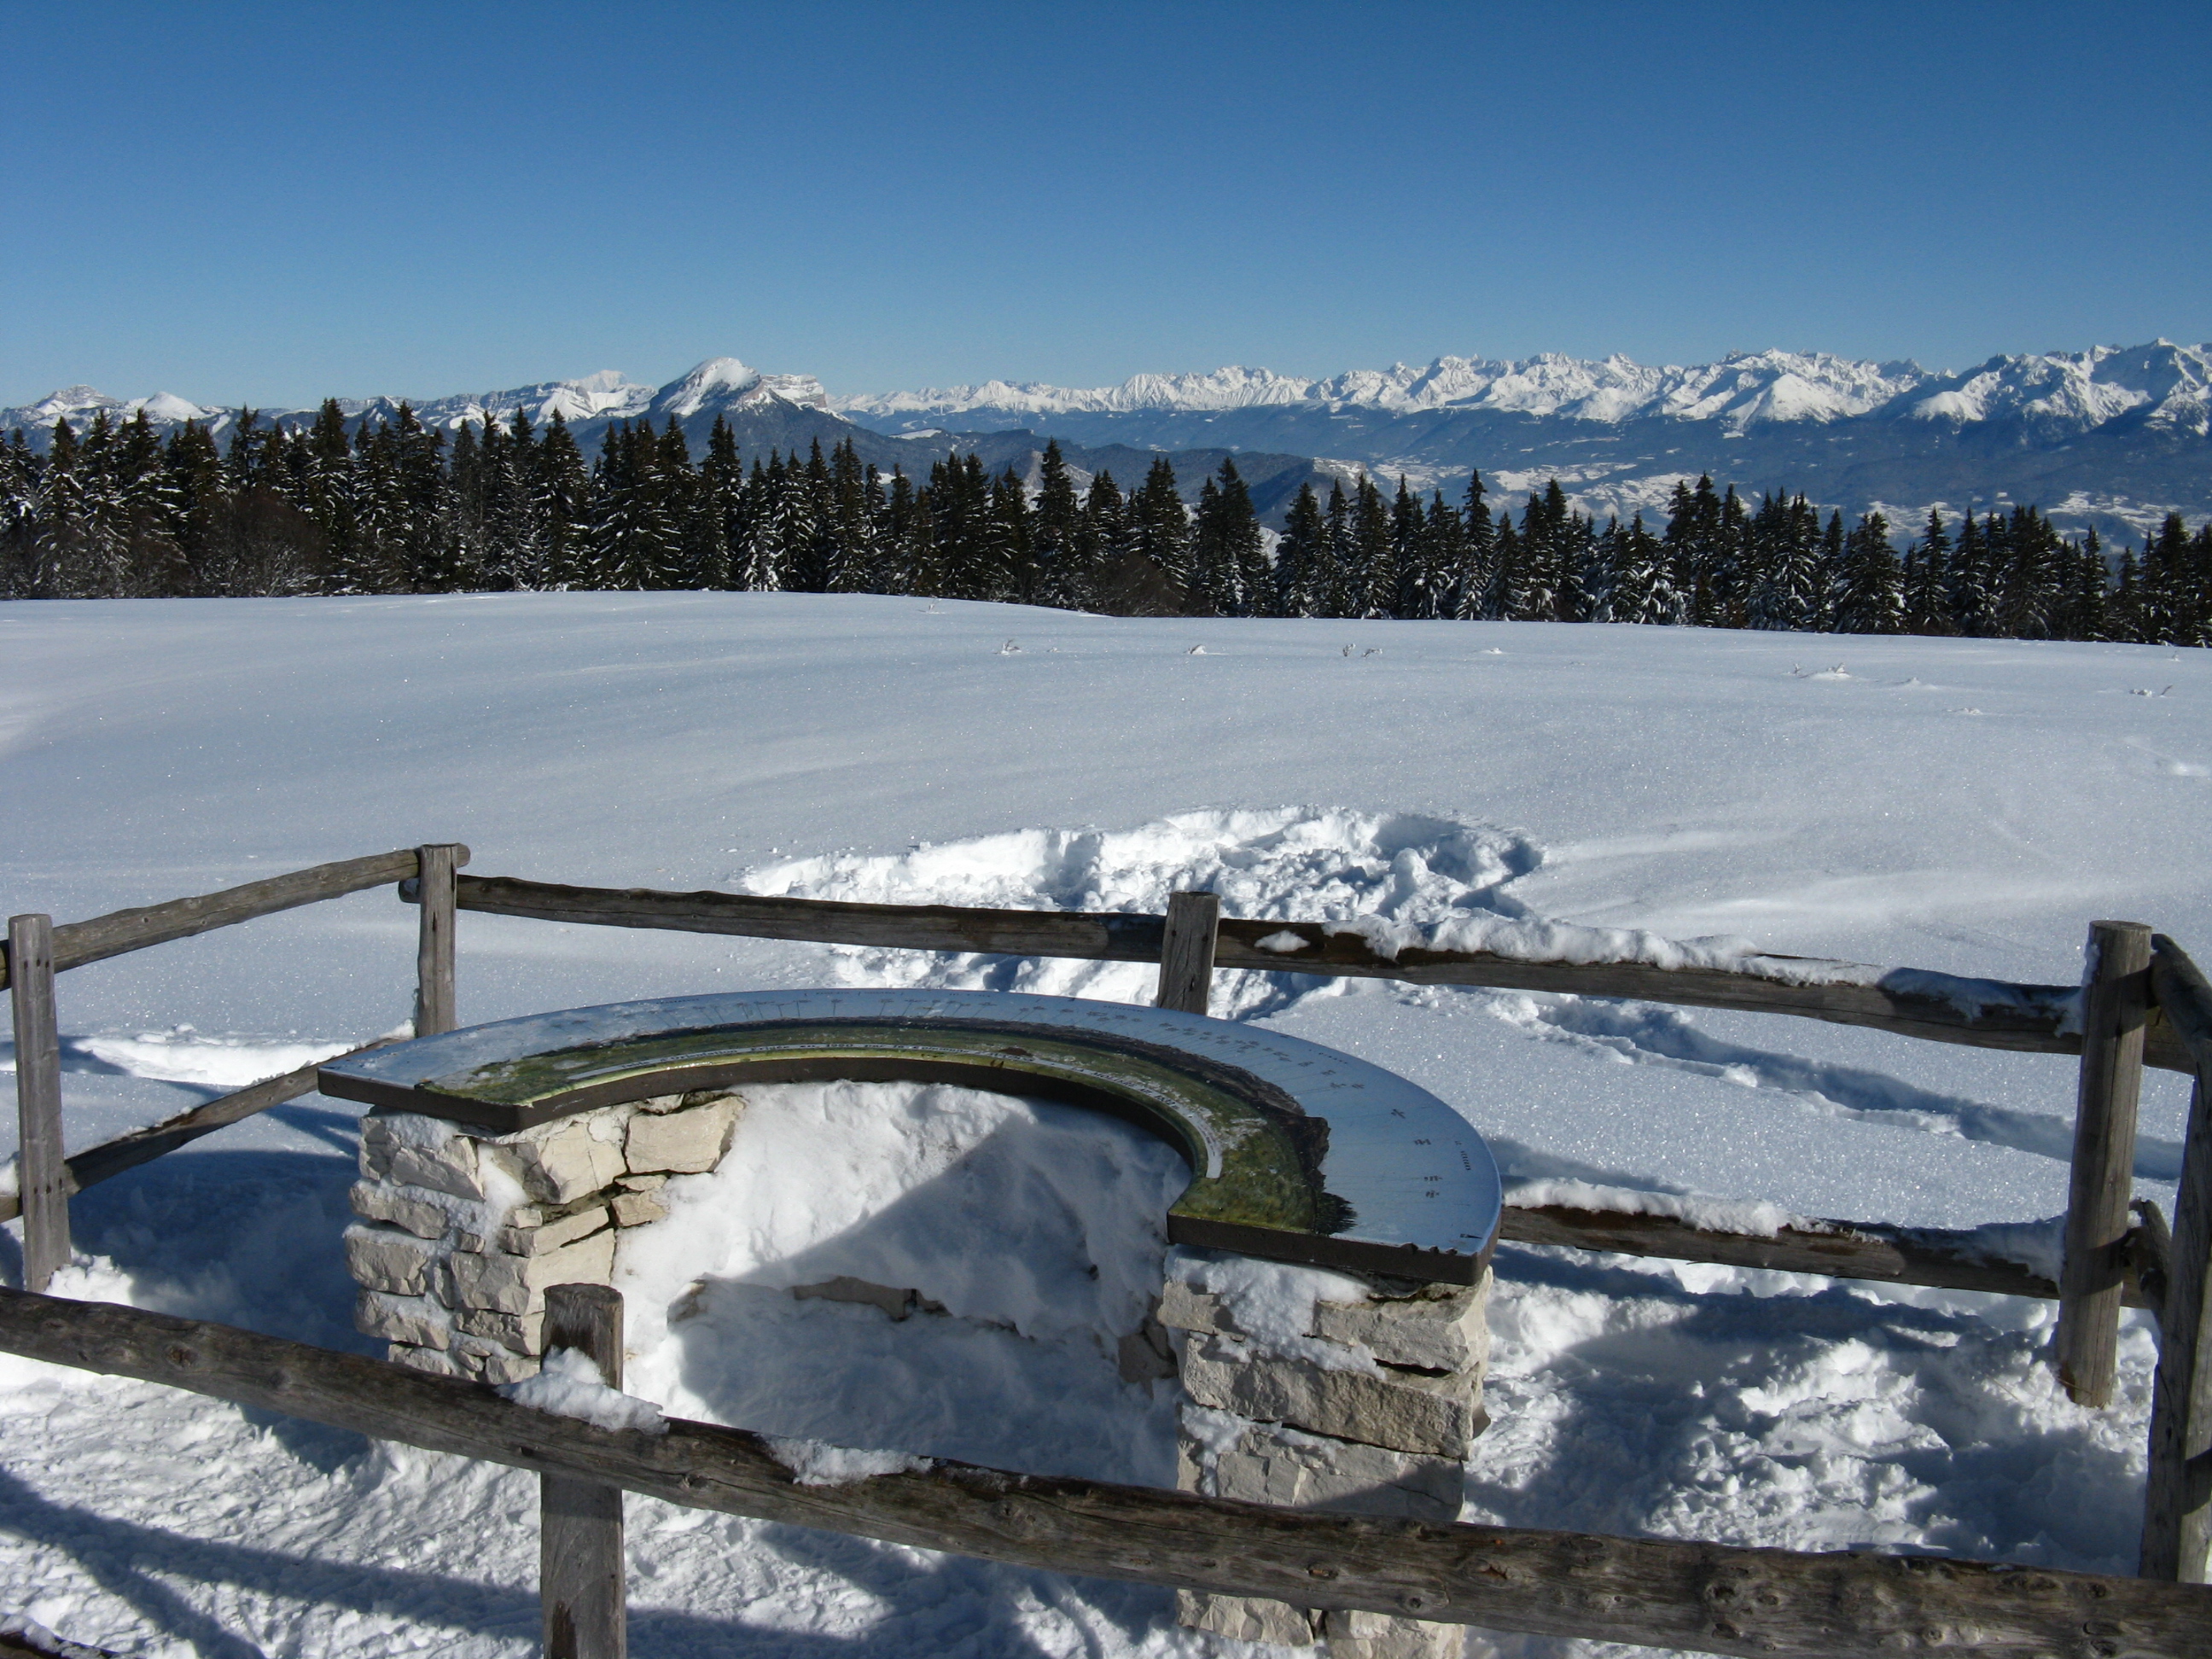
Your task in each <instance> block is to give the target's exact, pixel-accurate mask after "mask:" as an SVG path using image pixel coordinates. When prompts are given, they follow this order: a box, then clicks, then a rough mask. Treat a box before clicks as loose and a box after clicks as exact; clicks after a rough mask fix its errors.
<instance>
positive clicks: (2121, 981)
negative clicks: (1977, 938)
mask: <svg viewBox="0 0 2212 1659" xmlns="http://www.w3.org/2000/svg"><path fill="white" fill-rule="evenodd" d="M2149 970H2150V929H2149V928H2148V927H2145V926H2144V925H2143V924H2142V923H2141V922H2138V921H2093V922H2091V923H2090V924H2089V947H2088V961H2087V963H2086V965H2085V967H2084V969H2083V974H2082V983H2081V1091H2080V1094H2079V1096H2078V1097H2077V1101H2076V1103H2075V1115H2074V1167H2073V1183H2072V1188H2071V1190H2070V1192H2069V1195H2068V1198H2067V1203H2066V1261H2065V1268H2064V1271H2063V1274H2062V1275H2061V1277H2060V1279H2059V1283H2058V1334H2057V1340H2056V1342H2055V1344H2054V1347H2055V1349H2056V1358H2057V1364H2058V1380H2059V1381H2060V1382H2061V1383H2063V1384H2065V1387H2066V1392H2067V1395H2069V1397H2070V1398H2071V1399H2072V1400H2073V1401H2074V1402H2075V1404H2076V1405H2081V1406H2092V1407H2101V1406H2109V1405H2110V1404H2112V1381H2113V1376H2114V1373H2115V1371H2116V1370H2117V1368H2118V1357H2119V1340H2120V1297H2121V1292H2122V1290H2123V1289H2124V1283H2125V1279H2126V1274H2127V1264H2126V1261H2125V1260H2124V1253H2125V1249H2126V1240H2127V1236H2128V1200H2130V1199H2131V1198H2133V1197H2134V1196H2135V1176H2136V1104H2137V1103H2138V1102H2139V1101H2140V1099H2141V1097H2142V1055H2143V1021H2144V1018H2145V1015H2146V1013H2147V1012H2148V1007H2149V1000H2150V977H2149Z"/></svg>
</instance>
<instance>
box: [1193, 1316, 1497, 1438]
mask: <svg viewBox="0 0 2212 1659" xmlns="http://www.w3.org/2000/svg"><path fill="white" fill-rule="evenodd" d="M1182 1385H1183V1387H1184V1388H1185V1389H1188V1390H1189V1391H1190V1397H1191V1398H1192V1399H1193V1400H1195V1401H1198V1402H1199V1403H1200V1405H1203V1406H1212V1407H1215V1408H1216V1409H1217V1410H1220V1411H1225V1412H1234V1413H1236V1414H1237V1416H1239V1417H1249V1418H1255V1419H1260V1420H1261V1421H1263V1422H1271V1423H1289V1424H1291V1425H1295V1426H1296V1427H1298V1428H1301V1429H1307V1430H1310V1431H1312V1432H1313V1433H1316V1434H1325V1435H1328V1436H1329V1437H1332V1438H1334V1439H1337V1440H1358V1441H1362V1442H1364V1443H1366V1444H1368V1445H1370V1446H1389V1447H1391V1448H1394V1449H1396V1450H1399V1451H1409V1452H1426V1453H1430V1454H1432V1455H1437V1456H1440V1457H1457V1456H1459V1455H1462V1454H1463V1453H1464V1452H1465V1451H1466V1449H1467V1445H1468V1442H1469V1441H1471V1440H1473V1439H1474V1437H1475V1436H1476V1435H1478V1434H1480V1433H1481V1432H1482V1430H1483V1428H1484V1426H1485V1425H1486V1424H1487V1422H1488V1421H1489V1419H1487V1418H1486V1417H1485V1416H1484V1415H1483V1412H1482V1401H1481V1395H1482V1385H1481V1382H1480V1376H1477V1375H1468V1374H1452V1373H1447V1374H1445V1375H1443V1376H1430V1375H1428V1374H1426V1373H1425V1372H1421V1371H1394V1370H1389V1369H1387V1368H1383V1367H1378V1368H1377V1369H1376V1370H1374V1371H1358V1370H1334V1369H1329V1368H1325V1367H1322V1366H1320V1365H1316V1364H1310V1363H1309V1362H1307V1361H1304V1360H1300V1359H1287V1358H1276V1357H1274V1356H1273V1355H1269V1354H1267V1353H1265V1352H1261V1351H1259V1350H1257V1349H1254V1348H1251V1347H1249V1346H1246V1345H1243V1344H1240V1343H1237V1342H1236V1341H1235V1340H1234V1339H1231V1338H1223V1337H1218V1336H1212V1335H1206V1336H1196V1337H1193V1338H1192V1339H1191V1341H1190V1344H1189V1346H1188V1347H1186V1348H1185V1349H1184V1350H1183V1357H1182Z"/></svg>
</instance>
